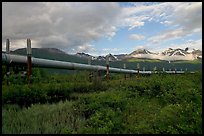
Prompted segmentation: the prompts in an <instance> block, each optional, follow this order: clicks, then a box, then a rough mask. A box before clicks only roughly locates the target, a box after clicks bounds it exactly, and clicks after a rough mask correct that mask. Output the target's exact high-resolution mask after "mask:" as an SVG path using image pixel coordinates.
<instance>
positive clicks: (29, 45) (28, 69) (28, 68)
mask: <svg viewBox="0 0 204 136" xmlns="http://www.w3.org/2000/svg"><path fill="white" fill-rule="evenodd" d="M31 54H32V50H31V40H30V39H27V76H28V84H30V83H31V79H30V76H31V74H32V62H31Z"/></svg>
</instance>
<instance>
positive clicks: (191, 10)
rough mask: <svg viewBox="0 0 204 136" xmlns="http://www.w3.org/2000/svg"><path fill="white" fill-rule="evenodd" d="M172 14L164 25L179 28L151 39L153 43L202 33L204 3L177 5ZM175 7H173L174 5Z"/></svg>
mask: <svg viewBox="0 0 204 136" xmlns="http://www.w3.org/2000/svg"><path fill="white" fill-rule="evenodd" d="M175 5H177V6H175V7H174V9H172V13H171V14H170V15H169V17H168V19H169V20H166V21H163V22H161V23H162V24H169V25H175V26H177V28H174V29H171V30H170V29H169V30H165V31H163V32H160V33H159V34H158V35H156V36H153V37H151V38H149V41H151V42H152V43H156V44H158V43H160V42H163V41H166V40H172V39H175V38H181V37H185V36H189V35H192V34H194V33H200V32H202V3H201V2H192V3H176V4H175ZM172 6H173V5H172Z"/></svg>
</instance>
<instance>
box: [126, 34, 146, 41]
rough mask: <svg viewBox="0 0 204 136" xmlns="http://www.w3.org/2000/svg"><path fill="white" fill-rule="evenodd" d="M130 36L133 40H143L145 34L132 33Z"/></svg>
mask: <svg viewBox="0 0 204 136" xmlns="http://www.w3.org/2000/svg"><path fill="white" fill-rule="evenodd" d="M129 38H130V39H132V40H143V39H144V36H143V35H138V34H131V35H130V36H129Z"/></svg>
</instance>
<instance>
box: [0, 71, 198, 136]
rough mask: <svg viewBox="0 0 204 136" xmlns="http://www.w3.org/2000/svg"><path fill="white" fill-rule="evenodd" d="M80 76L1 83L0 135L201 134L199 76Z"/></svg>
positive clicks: (55, 76) (60, 76) (49, 77)
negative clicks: (30, 81) (92, 78)
mask: <svg viewBox="0 0 204 136" xmlns="http://www.w3.org/2000/svg"><path fill="white" fill-rule="evenodd" d="M86 74H87V73H85V74H83V73H81V74H77V75H52V76H49V75H48V77H46V78H45V79H44V78H43V77H41V78H39V80H38V81H35V82H34V83H33V84H32V85H30V86H29V85H27V84H26V83H22V84H21V85H19V84H17V81H14V80H13V82H11V83H10V85H9V86H7V85H6V84H3V88H2V91H3V92H2V100H3V105H2V133H3V134H41V133H42V134H76V133H77V134H202V89H201V88H202V73H195V74H189V73H186V74H182V75H168V74H157V75H156V74H155V75H151V76H147V77H146V76H144V77H143V76H141V77H140V79H137V78H136V77H134V78H132V79H126V80H125V79H124V75H120V74H116V75H112V76H111V80H109V81H105V79H101V80H100V81H96V80H93V82H89V81H88V80H87V78H86V76H85V75H86ZM161 79H162V80H161ZM3 80H4V79H3ZM40 81H43V82H42V83H41V84H39V82H40ZM19 82H20V81H19ZM3 83H4V82H3ZM62 96H63V98H62ZM13 100H16V101H13ZM11 101H13V104H11ZM29 102H30V104H31V105H30V106H23V105H24V104H25V103H29ZM21 104H22V105H21ZM19 105H21V106H19Z"/></svg>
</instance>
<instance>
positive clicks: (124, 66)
mask: <svg viewBox="0 0 204 136" xmlns="http://www.w3.org/2000/svg"><path fill="white" fill-rule="evenodd" d="M123 68H124V69H126V64H125V63H124V64H123ZM125 80H126V74H125Z"/></svg>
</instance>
